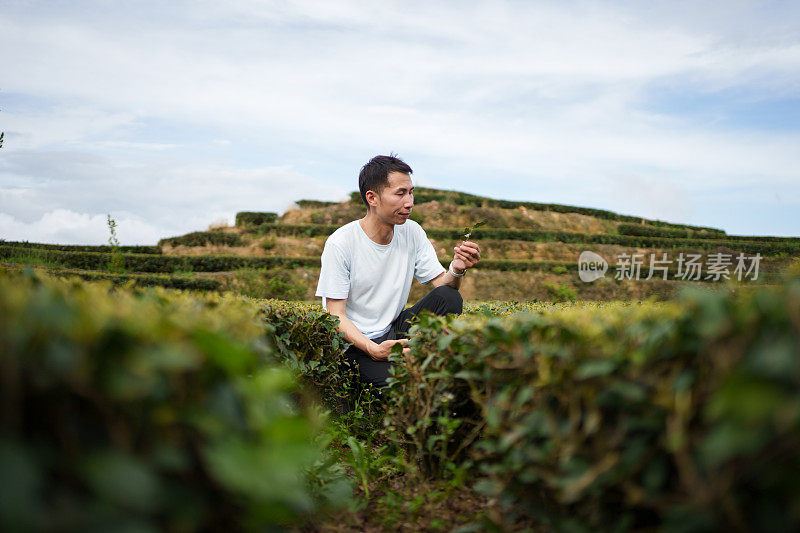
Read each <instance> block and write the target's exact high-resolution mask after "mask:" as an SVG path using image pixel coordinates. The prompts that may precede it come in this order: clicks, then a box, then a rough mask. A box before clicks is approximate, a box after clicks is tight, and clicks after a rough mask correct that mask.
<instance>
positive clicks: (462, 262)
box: [453, 241, 481, 272]
mask: <svg viewBox="0 0 800 533" xmlns="http://www.w3.org/2000/svg"><path fill="white" fill-rule="evenodd" d="M453 252H454V256H453V268H455V269H457V270H461V271H462V272H463V271H464V270H467V269H468V268H472V267H474V266H475V265H477V264H478V261H480V259H481V248H480V246H478V244H477V243H474V242H472V241H465V242H462V243H461V244H460V245H459V246H456V247H455V248H453Z"/></svg>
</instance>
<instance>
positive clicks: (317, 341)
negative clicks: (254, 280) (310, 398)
mask: <svg viewBox="0 0 800 533" xmlns="http://www.w3.org/2000/svg"><path fill="white" fill-rule="evenodd" d="M262 317H263V320H264V321H265V323H266V324H268V327H269V328H270V333H269V339H270V343H271V344H272V345H273V346H274V349H275V351H276V353H277V354H278V355H279V356H280V358H281V360H282V361H283V363H284V364H286V365H288V366H289V368H291V369H293V370H295V371H296V372H298V374H299V375H300V376H301V379H303V380H304V381H305V382H306V383H308V384H311V385H313V386H314V388H315V389H316V390H317V392H318V394H319V396H320V398H321V399H322V400H323V401H324V402H325V405H326V406H328V407H329V408H330V409H334V410H337V411H341V410H343V409H345V408H346V406H347V405H351V406H352V405H353V404H355V403H356V402H357V401H359V396H360V395H361V394H362V393H363V392H364V391H363V390H362V387H361V386H360V385H359V384H358V372H357V371H356V370H355V369H354V368H351V367H350V366H349V365H346V364H344V351H345V349H347V347H348V346H349V344H348V343H347V342H346V341H345V339H344V336H343V335H342V334H341V333H340V332H339V331H338V323H339V319H338V318H336V317H335V316H333V315H331V314H329V313H327V312H326V311H325V310H323V309H322V307H321V306H320V305H319V304H318V303H317V304H306V303H299V302H285V301H281V300H269V301H267V302H265V304H264V306H263V308H262Z"/></svg>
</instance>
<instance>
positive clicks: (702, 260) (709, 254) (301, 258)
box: [0, 188, 800, 301]
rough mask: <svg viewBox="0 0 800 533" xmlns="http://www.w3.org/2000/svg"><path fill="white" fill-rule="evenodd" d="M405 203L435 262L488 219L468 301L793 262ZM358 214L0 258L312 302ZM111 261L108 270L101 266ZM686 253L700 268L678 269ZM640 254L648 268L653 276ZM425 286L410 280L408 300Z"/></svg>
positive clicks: (714, 240) (768, 269) (799, 245)
mask: <svg viewBox="0 0 800 533" xmlns="http://www.w3.org/2000/svg"><path fill="white" fill-rule="evenodd" d="M415 199H416V205H415V207H414V210H413V213H412V217H411V218H412V219H414V220H416V221H417V222H419V223H420V224H421V225H422V226H423V227H424V228H425V230H426V231H427V234H428V237H429V238H430V239H431V242H432V243H433V245H434V247H435V249H436V250H437V252H438V255H439V258H440V260H441V261H442V263H443V264H444V265H446V264H447V263H449V261H450V256H449V251H450V250H451V249H452V246H454V245H455V243H457V242H458V240H459V239H460V238H461V233H462V230H461V228H463V227H465V226H469V225H471V224H472V223H474V222H476V221H478V220H485V221H487V224H486V226H484V227H481V228H480V229H479V230H477V231H476V232H474V234H473V239H474V240H477V241H478V242H479V243H480V244H481V247H482V250H483V260H482V261H481V263H480V264H479V266H478V268H476V269H474V270H473V271H472V272H470V273H469V274H468V276H467V277H466V278H465V281H464V285H463V288H462V292H463V293H464V295H465V297H467V298H468V299H477V300H497V299H500V300H543V301H552V300H570V299H585V300H607V299H642V298H645V297H648V296H655V297H659V298H667V297H671V296H672V295H674V293H675V292H676V290H677V289H678V288H679V287H680V286H681V285H685V284H688V283H691V284H712V283H719V282H727V281H728V279H726V278H730V279H732V280H737V278H741V279H742V280H744V281H743V283H744V284H754V283H769V282H770V280H773V279H775V278H776V277H777V276H778V275H779V274H780V273H781V272H783V271H786V270H790V271H797V270H798V269H800V237H789V238H783V237H769V236H763V237H753V236H736V235H727V234H726V233H725V232H724V231H723V230H721V229H715V228H708V227H698V226H689V225H682V224H673V223H668V222H663V221H657V220H649V219H643V218H638V217H632V216H627V215H620V214H617V213H613V212H610V211H604V210H599V209H591V208H582V207H575V206H567V205H560V204H540V203H532V202H515V201H505V200H496V199H490V198H483V197H479V196H475V195H470V194H466V193H460V192H455V191H442V190H436V189H427V188H418V189H417V194H416V198H415ZM363 214H364V206H363V204H362V203H361V200H360V197H359V195H358V193H353V194H352V195H351V198H350V199H349V200H348V201H345V202H341V203H335V202H321V201H315V200H299V201H298V202H297V203H296V207H292V208H291V209H289V210H287V211H286V212H285V213H284V214H283V215H281V216H278V215H277V214H275V213H253V212H242V213H239V214H238V215H237V217H236V226H234V227H224V228H216V229H212V230H209V231H198V232H193V233H189V234H187V235H182V236H178V237H171V238H167V239H162V240H161V241H160V242H159V243H158V246H155V247H144V246H139V247H119V248H116V249H112V248H110V247H107V246H106V247H103V246H84V247H81V246H56V245H39V244H35V243H13V242H0V261H3V262H6V263H17V264H19V263H26V262H33V263H35V264H40V265H44V266H46V267H48V268H50V269H52V270H58V271H63V272H71V273H78V274H79V275H81V276H82V277H85V278H96V277H103V278H109V279H113V280H115V281H120V282H125V281H130V282H131V283H134V284H143V285H165V286H170V287H182V288H198V289H201V290H230V289H232V290H237V291H239V292H243V293H245V294H249V295H252V296H255V297H280V298H287V299H313V291H314V288H315V287H316V281H317V276H318V274H319V257H320V254H321V252H322V249H323V246H324V243H325V239H326V238H327V236H328V235H330V233H332V232H333V231H334V230H335V229H336V228H338V227H339V226H341V225H342V224H344V223H347V222H349V221H351V220H355V219H358V218H361V217H362V216H363ZM583 251H592V252H594V253H596V254H599V255H600V256H601V257H602V258H604V259H605V260H606V261H607V263H608V271H607V273H606V275H605V276H604V277H603V278H601V279H599V280H597V281H594V282H592V283H586V282H583V281H581V279H580V276H579V271H578V257H579V255H580V254H581V252H583ZM756 254H758V260H757V267H758V273H757V275H756V272H755V266H756V264H755V263H756V261H754V259H753V258H754V257H755V256H756ZM114 257H116V261H117V262H116V263H115V264H116V265H117V267H116V268H110V265H111V264H112V261H111V260H112V258H114ZM689 259H691V260H692V261H693V262H694V264H695V265H696V266H697V265H699V270H698V269H695V270H692V269H690V268H689V263H688V260H689ZM637 261H641V265H640V266H639V270H638V278H639V279H637V275H636V274H637V272H636V270H635V268H630V269H625V267H626V265H629V266H634V264H635V263H636V262H637ZM651 261H653V262H654V263H653V266H654V267H657V268H654V269H653V270H652V273H651V270H650V266H651V265H650V262H651ZM120 265H121V267H120ZM737 267H738V270H737ZM109 270H113V271H111V272H109ZM748 270H749V272H748ZM648 277H650V279H645V278H648ZM752 278H757V279H756V280H755V281H754V280H753V279H752ZM426 291H427V288H426V287H423V286H420V285H418V284H415V285H414V288H413V289H412V298H418V297H420V296H422V295H423V294H424V293H425V292H426Z"/></svg>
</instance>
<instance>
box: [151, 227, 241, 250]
mask: <svg viewBox="0 0 800 533" xmlns="http://www.w3.org/2000/svg"><path fill="white" fill-rule="evenodd" d="M208 244H211V245H215V246H242V244H243V243H242V237H241V236H240V235H239V234H238V233H227V232H223V231H195V232H192V233H187V234H186V235H181V236H180V237H169V238H167V239H161V240H160V241H158V246H159V247H161V246H206V245H208Z"/></svg>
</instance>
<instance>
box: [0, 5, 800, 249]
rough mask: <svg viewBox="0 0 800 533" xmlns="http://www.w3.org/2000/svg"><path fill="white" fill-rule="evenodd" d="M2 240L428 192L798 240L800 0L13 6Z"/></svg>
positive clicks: (76, 235)
mask: <svg viewBox="0 0 800 533" xmlns="http://www.w3.org/2000/svg"><path fill="white" fill-rule="evenodd" d="M0 50H2V53H1V54H0V131H3V132H5V141H4V145H3V147H2V148H0V239H5V240H28V241H32V242H52V243H73V244H102V243H105V242H106V241H107V240H108V236H109V232H108V228H107V225H106V216H107V215H111V216H112V217H113V218H114V219H115V220H116V222H117V234H118V236H119V240H120V242H121V243H122V244H155V243H156V242H157V241H158V240H159V239H160V238H164V237H170V236H174V235H181V234H184V233H187V232H190V231H198V230H204V229H206V228H207V227H208V226H209V225H210V224H215V223H220V222H223V221H227V222H228V223H232V222H233V219H234V216H235V213H236V212H238V211H276V212H278V213H282V212H284V211H285V210H286V209H288V208H291V206H292V204H293V202H294V201H295V200H299V199H317V200H341V199H344V198H346V197H347V196H348V194H349V192H350V191H354V190H356V189H357V179H358V172H359V170H360V169H361V167H362V166H363V165H364V164H365V163H366V162H367V161H368V160H369V159H370V158H371V157H373V156H374V155H377V154H388V153H390V152H395V153H397V154H399V156H400V157H401V158H403V159H404V160H405V161H406V162H407V163H409V164H410V165H411V167H412V168H413V169H414V173H413V175H412V179H413V180H414V183H415V184H416V185H419V186H426V187H437V188H443V189H452V190H459V191H465V192H469V193H472V194H479V195H484V196H489V197H492V198H500V199H509V200H526V201H533V202H552V203H562V204H569V205H576V206H585V207H594V208H601V209H609V210H612V211H615V212H619V213H623V214H629V215H635V216H641V217H646V218H654V219H659V220H666V221H670V222H678V223H687V224H696V225H702V226H711V227H717V228H722V229H724V230H726V231H727V232H728V233H730V234H737V235H785V236H799V235H800V2H796V1H789V2H769V1H762V2H755V1H753V2H751V1H738V0H725V1H722V0H719V1H714V2H704V1H692V2H682V1H675V0H673V1H665V2H659V1H648V2H633V1H618V2H599V1H594V2H581V1H578V2H569V1H553V2H546V1H543V2H535V1H499V0H495V1H490V2H472V1H468V0H467V1H463V0H462V1H459V2H447V1H440V2H416V1H413V0H405V1H403V2H370V1H335V0H331V1H302V2H288V1H276V2H271V1H256V0H232V1H231V2H219V1H203V0H198V1H194V2H183V1H179V0H176V1H170V2H147V1H142V2H137V1H132V2H124V3H123V2H115V1H84V0H71V1H50V2H46V1H35V0H26V1H15V0H0Z"/></svg>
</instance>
